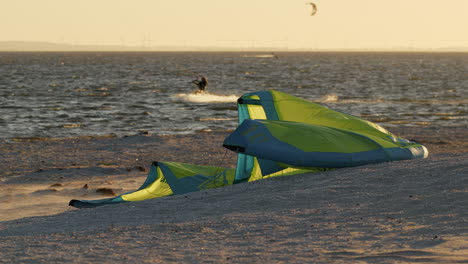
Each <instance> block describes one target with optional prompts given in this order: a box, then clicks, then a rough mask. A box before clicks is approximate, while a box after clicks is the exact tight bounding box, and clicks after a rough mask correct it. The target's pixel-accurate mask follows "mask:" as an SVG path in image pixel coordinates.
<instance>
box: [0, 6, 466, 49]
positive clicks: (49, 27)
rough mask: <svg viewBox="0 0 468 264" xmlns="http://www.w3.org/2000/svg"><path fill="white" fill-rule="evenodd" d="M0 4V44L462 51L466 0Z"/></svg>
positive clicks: (464, 33)
mask: <svg viewBox="0 0 468 264" xmlns="http://www.w3.org/2000/svg"><path fill="white" fill-rule="evenodd" d="M307 2H310V1H309V0H233V1H232V0H231V1H227V0H0V41H47V42H58V43H70V44H92V45H95V44H98V45H124V46H162V45H168V46H213V47H220V46H229V47H239V48H246V47H261V46H269V47H276V48H285V47H287V48H290V49H294V48H308V49H342V48H345V49H350V48H351V49H354V48H359V49H391V48H395V47H408V46H411V47H414V48H418V49H437V48H441V47H462V48H465V49H468V0H437V1H436V0H391V1H390V0H312V2H314V3H315V4H316V5H317V7H318V12H317V14H316V15H315V16H310V12H311V10H312V9H311V6H310V5H307V4H306V3H307Z"/></svg>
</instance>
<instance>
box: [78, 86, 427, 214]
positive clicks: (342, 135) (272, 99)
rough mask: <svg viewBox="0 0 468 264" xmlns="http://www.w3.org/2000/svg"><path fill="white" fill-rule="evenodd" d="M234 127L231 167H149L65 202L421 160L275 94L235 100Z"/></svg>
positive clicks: (411, 145) (354, 124) (334, 116)
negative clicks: (135, 182)
mask: <svg viewBox="0 0 468 264" xmlns="http://www.w3.org/2000/svg"><path fill="white" fill-rule="evenodd" d="M238 116H239V124H240V125H239V127H238V128H237V129H236V130H235V131H234V132H233V133H231V134H230V135H229V136H228V137H227V138H226V139H225V140H224V143H223V146H224V147H226V148H228V149H230V150H233V151H235V152H237V153H238V156H237V166H236V168H235V169H232V168H223V167H215V166H201V165H192V164H186V163H179V162H154V163H153V164H152V166H151V169H150V172H149V173H148V177H147V179H146V181H145V182H144V183H143V185H142V186H141V187H140V188H139V189H138V190H136V191H132V192H129V193H125V194H121V195H118V196H116V197H113V198H107V199H100V200H71V201H70V205H71V206H74V207H77V208H87V207H96V206H100V205H106V204H112V203H122V202H130V201H142V200H147V199H152V198H158V197H163V196H168V195H173V194H174V195H177V194H184V193H188V192H194V191H199V190H205V189H210V188H217V187H223V186H227V185H232V184H236V183H241V182H250V181H255V180H260V179H265V178H270V177H276V176H286V175H293V174H300V173H307V172H318V171H324V170H328V169H331V168H342V167H351V166H359V165H364V164H371V163H378V162H386V161H395V160H405V159H415V158H426V157H427V156H428V151H427V149H426V148H425V147H424V146H423V145H420V144H417V143H415V142H412V141H408V140H406V139H402V138H398V137H396V136H395V135H393V134H392V133H390V132H388V131H387V130H385V129H384V128H383V127H381V126H379V125H377V124H374V123H372V122H369V121H366V120H363V119H360V118H358V117H355V116H352V115H348V114H344V113H340V112H336V111H333V110H330V109H328V108H326V107H324V106H321V105H319V104H315V103H311V102H309V101H306V100H303V99H300V98H297V97H294V96H292V95H289V94H285V93H282V92H278V91H260V92H253V93H247V94H244V95H243V96H241V97H240V98H239V100H238Z"/></svg>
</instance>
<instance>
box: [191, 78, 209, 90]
mask: <svg viewBox="0 0 468 264" xmlns="http://www.w3.org/2000/svg"><path fill="white" fill-rule="evenodd" d="M192 83H193V84H195V85H196V86H197V87H198V91H196V92H195V93H203V92H205V89H206V87H207V86H208V80H207V79H206V77H205V76H200V79H196V80H193V81H192Z"/></svg>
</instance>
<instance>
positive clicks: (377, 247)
mask: <svg viewBox="0 0 468 264" xmlns="http://www.w3.org/2000/svg"><path fill="white" fill-rule="evenodd" d="M390 130H391V131H392V132H394V133H395V134H397V135H399V136H401V137H404V138H407V139H412V140H415V141H418V142H420V143H423V144H424V145H426V146H427V147H428V149H429V151H430V157H429V158H428V159H424V160H409V161H399V162H389V163H382V164H374V165H366V166H360V167H355V168H345V169H337V170H332V171H326V172H320V173H311V174H304V175H297V176H290V177H279V178H274V179H269V180H263V181H257V182H253V183H246V184H239V185H235V186H229V187H226V188H219V189H211V190H206V191H203V192H196V193H190V194H187V195H179V196H171V197H164V198H159V199H153V200H147V201H143V202H137V203H126V204H119V205H112V206H103V207H98V208H94V209H82V210H79V209H74V208H69V207H68V206H67V203H68V201H69V200H70V199H72V198H77V199H95V198H96V199H98V198H103V197H106V196H104V195H111V194H105V193H98V192H96V191H97V190H98V189H99V188H107V189H109V190H111V191H113V192H115V193H117V194H118V193H121V192H125V191H129V190H132V189H135V188H137V187H139V185H140V184H141V183H143V181H144V180H145V177H146V173H147V170H148V168H149V165H150V164H151V162H152V161H154V160H159V161H179V162H188V163H193V164H200V165H216V166H225V167H234V166H235V159H236V155H235V154H234V153H231V152H230V151H227V150H224V149H223V148H222V147H221V144H222V140H223V139H224V137H225V136H226V135H227V134H228V132H200V133H198V134H196V135H188V136H165V137H160V136H144V135H140V136H129V137H123V138H116V137H101V138H74V139H47V140H44V139H21V140H4V141H0V159H1V162H0V221H2V222H0V263H51V262H60V263H259V262H265V263H267V262H272V263H360V262H363V263H366V262H370V263H399V262H401V263H404V262H423V263H468V212H467V210H466V208H468V206H467V205H468V141H467V138H468V128H465V127H459V128H454V129H449V128H434V127H415V128H405V127H400V128H391V129H390ZM85 185H86V186H85ZM84 187H86V188H84ZM39 215H42V216H39ZM31 216H34V217H31ZM25 217H26V218H25Z"/></svg>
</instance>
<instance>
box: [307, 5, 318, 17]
mask: <svg viewBox="0 0 468 264" xmlns="http://www.w3.org/2000/svg"><path fill="white" fill-rule="evenodd" d="M306 5H311V6H312V13H310V15H311V16H313V15H315V13H317V5H315V4H314V3H312V2H310V3H306Z"/></svg>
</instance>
